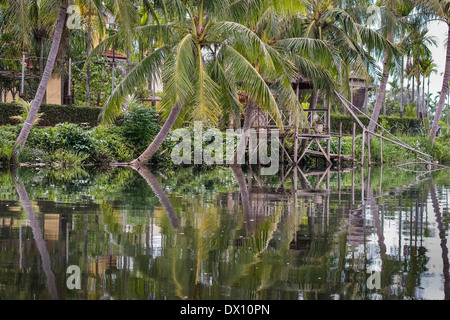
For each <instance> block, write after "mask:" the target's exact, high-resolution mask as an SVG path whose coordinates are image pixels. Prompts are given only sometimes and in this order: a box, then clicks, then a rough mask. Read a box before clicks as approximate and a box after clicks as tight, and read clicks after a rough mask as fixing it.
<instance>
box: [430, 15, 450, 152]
mask: <svg viewBox="0 0 450 320" xmlns="http://www.w3.org/2000/svg"><path fill="white" fill-rule="evenodd" d="M447 37H448V39H447V56H446V59H445V71H444V79H443V81H442V90H441V96H440V97H439V102H438V105H437V108H436V114H435V115H434V121H433V126H432V127H431V131H430V138H431V142H432V144H433V145H434V141H435V139H436V134H437V130H438V127H439V121H440V120H441V116H442V111H443V109H444V105H445V98H446V95H447V90H448V81H449V79H450V24H448V35H447Z"/></svg>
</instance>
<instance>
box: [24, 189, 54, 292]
mask: <svg viewBox="0 0 450 320" xmlns="http://www.w3.org/2000/svg"><path fill="white" fill-rule="evenodd" d="M15 188H16V191H17V194H18V195H19V201H20V204H21V205H22V207H23V210H24V211H25V212H26V214H27V218H28V221H30V227H31V230H32V232H33V238H34V241H35V242H36V247H37V249H38V251H39V255H40V256H41V259H42V268H43V269H44V272H45V275H46V277H47V289H48V291H49V293H50V295H51V297H52V299H53V300H58V299H59V297H58V290H57V288H56V280H55V274H54V273H53V271H52V264H51V261H50V254H49V253H48V250H47V247H46V243H45V240H44V238H43V236H42V231H41V226H40V225H39V221H38V220H36V215H35V213H34V210H33V206H32V204H31V201H30V198H29V197H28V193H27V190H26V188H25V185H24V183H23V182H20V183H19V184H16V186H15Z"/></svg>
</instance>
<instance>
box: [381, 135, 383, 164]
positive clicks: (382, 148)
mask: <svg viewBox="0 0 450 320" xmlns="http://www.w3.org/2000/svg"><path fill="white" fill-rule="evenodd" d="M380 163H381V165H383V139H382V138H380Z"/></svg>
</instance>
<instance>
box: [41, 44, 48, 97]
mask: <svg viewBox="0 0 450 320" xmlns="http://www.w3.org/2000/svg"><path fill="white" fill-rule="evenodd" d="M44 68H45V67H44V37H41V52H40V57H39V74H40V76H41V79H42V75H43V74H44ZM41 79H40V80H41ZM42 103H44V104H45V103H47V90H45V93H44V97H43V98H42Z"/></svg>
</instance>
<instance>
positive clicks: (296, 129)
mask: <svg viewBox="0 0 450 320" xmlns="http://www.w3.org/2000/svg"><path fill="white" fill-rule="evenodd" d="M294 139H295V140H294V163H295V165H297V162H298V160H297V159H298V122H297V123H296V124H295V137H294Z"/></svg>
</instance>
